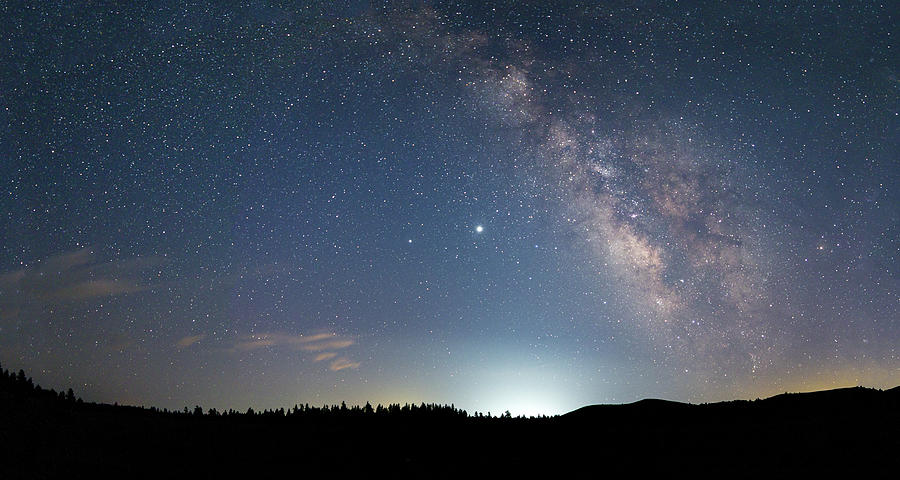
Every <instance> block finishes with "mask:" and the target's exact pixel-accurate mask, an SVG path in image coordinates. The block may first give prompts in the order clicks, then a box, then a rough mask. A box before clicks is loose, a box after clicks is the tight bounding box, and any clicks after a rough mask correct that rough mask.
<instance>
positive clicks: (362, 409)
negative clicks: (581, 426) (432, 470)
mask: <svg viewBox="0 0 900 480" xmlns="http://www.w3.org/2000/svg"><path fill="white" fill-rule="evenodd" d="M0 399H6V400H7V401H9V400H13V399H18V400H26V399H29V400H34V399H43V400H46V401H54V400H57V401H60V402H66V403H67V404H79V405H81V404H84V402H83V400H81V398H77V397H76V396H75V393H74V392H73V390H72V389H71V388H69V389H68V391H66V392H62V391H60V392H56V391H55V390H53V389H50V390H45V389H42V388H41V387H40V386H39V385H35V384H34V382H33V381H32V379H31V378H30V377H27V376H26V374H25V372H24V371H23V370H19V372H18V373H17V374H13V373H11V372H9V371H7V370H2V379H0ZM85 405H86V406H85V407H84V408H94V409H97V408H99V409H109V408H116V409H119V410H122V411H129V412H130V413H131V414H134V413H136V412H146V413H149V414H154V415H171V416H184V415H189V416H192V417H216V418H264V419H268V418H292V419H304V418H305V419H310V420H327V419H341V418H395V419H413V418H414V419H431V420H462V419H475V420H485V421H490V420H496V421H509V420H525V419H526V418H529V419H549V418H552V417H548V416H543V415H542V416H540V417H524V416H518V417H513V416H512V415H511V414H510V412H509V411H506V412H504V413H503V414H501V415H499V416H492V415H491V413H490V412H488V413H486V414H485V413H481V412H474V413H472V414H471V415H470V414H469V413H468V412H467V411H466V410H462V409H458V408H456V406H455V405H453V404H451V405H440V404H436V403H424V402H422V403H419V404H415V403H405V404H403V405H401V404H399V403H393V404H389V405H386V406H385V405H382V404H377V405H376V406H374V407H373V406H372V404H371V403H369V402H366V404H365V405H363V406H359V405H353V406H349V407H348V406H347V404H346V402H341V404H340V405H337V404H332V405H323V406H321V407H319V406H314V405H310V404H309V403H304V404H295V405H294V406H293V407H290V408H283V407H282V408H277V409H263V410H259V411H257V410H254V409H253V408H252V407H250V408H248V409H247V410H244V411H239V410H234V409H228V410H223V411H219V410H217V409H215V408H209V409H204V408H203V407H201V406H199V405H195V406H194V407H193V408H188V407H184V408H183V409H182V410H169V409H167V408H157V407H149V408H145V407H133V406H127V407H126V406H119V405H118V404H114V405H105V404H94V403H88V404H85Z"/></svg>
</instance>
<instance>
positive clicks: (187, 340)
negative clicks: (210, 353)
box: [175, 334, 206, 349]
mask: <svg viewBox="0 0 900 480" xmlns="http://www.w3.org/2000/svg"><path fill="white" fill-rule="evenodd" d="M204 338H206V335H205V334H199V335H190V336H187V337H182V338H181V339H180V340H178V342H176V343H175V346H176V347H178V348H180V349H183V348H187V347H190V346H191V345H193V344H195V343H197V342H199V341H200V340H203V339H204Z"/></svg>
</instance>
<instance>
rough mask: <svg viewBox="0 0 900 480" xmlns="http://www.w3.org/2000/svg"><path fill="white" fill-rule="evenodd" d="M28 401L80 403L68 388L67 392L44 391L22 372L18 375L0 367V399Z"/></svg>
mask: <svg viewBox="0 0 900 480" xmlns="http://www.w3.org/2000/svg"><path fill="white" fill-rule="evenodd" d="M14 398H16V399H28V400H45V401H57V400H58V401H60V402H66V403H69V404H74V403H82V400H81V399H80V398H76V397H75V392H74V391H73V390H72V388H71V387H70V388H69V389H68V390H67V391H65V392H63V391H62V390H60V391H59V392H57V391H56V390H54V389H52V388H51V389H49V390H45V389H43V388H41V386H40V385H35V383H34V381H33V380H32V379H31V377H29V376H26V375H25V371H24V370H19V372H18V373H13V372H10V371H9V370H5V369H3V368H2V367H0V399H3V400H11V399H14Z"/></svg>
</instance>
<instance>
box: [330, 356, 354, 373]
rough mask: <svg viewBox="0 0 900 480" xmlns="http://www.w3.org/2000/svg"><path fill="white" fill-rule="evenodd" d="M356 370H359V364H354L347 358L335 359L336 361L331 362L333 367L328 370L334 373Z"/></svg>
mask: <svg viewBox="0 0 900 480" xmlns="http://www.w3.org/2000/svg"><path fill="white" fill-rule="evenodd" d="M348 368H350V369H356V368H359V362H352V361H350V360H349V359H347V358H345V357H341V358H338V359H335V361H333V362H331V365H329V366H328V369H329V370H331V371H332V372H338V371H341V370H346V369H348Z"/></svg>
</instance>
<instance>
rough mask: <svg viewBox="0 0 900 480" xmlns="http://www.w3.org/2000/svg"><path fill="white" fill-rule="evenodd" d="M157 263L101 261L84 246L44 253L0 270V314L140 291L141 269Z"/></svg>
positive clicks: (152, 259)
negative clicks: (40, 257)
mask: <svg viewBox="0 0 900 480" xmlns="http://www.w3.org/2000/svg"><path fill="white" fill-rule="evenodd" d="M160 263H161V260H160V259H159V258H156V257H136V258H127V259H118V260H113V261H101V260H99V259H98V258H97V257H96V256H95V255H94V253H93V252H91V251H90V250H87V249H82V250H76V251H72V252H67V253H63V254H60V255H56V256H53V257H48V258H45V259H43V260H39V261H37V262H35V263H33V264H31V265H28V266H25V267H23V268H21V269H18V270H13V271H9V272H5V273H0V315H3V317H7V316H14V315H17V314H19V313H21V312H23V311H33V310H38V309H42V308H44V307H47V306H51V305H58V304H65V303H69V302H78V301H83V300H88V299H94V298H102V297H111V296H118V295H126V294H131V293H137V292H141V291H144V290H146V289H147V286H146V285H145V284H144V283H142V282H141V281H140V277H141V274H142V272H144V271H145V270H147V269H148V268H151V267H157V266H159V265H160Z"/></svg>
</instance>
